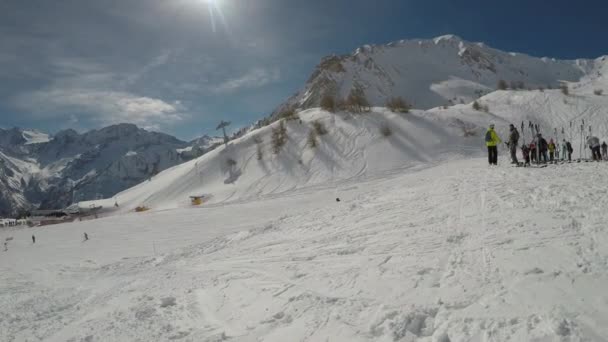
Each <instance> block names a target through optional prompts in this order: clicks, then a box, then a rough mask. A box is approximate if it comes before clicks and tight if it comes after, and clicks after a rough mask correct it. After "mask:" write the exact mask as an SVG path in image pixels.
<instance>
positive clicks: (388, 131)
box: [380, 123, 393, 138]
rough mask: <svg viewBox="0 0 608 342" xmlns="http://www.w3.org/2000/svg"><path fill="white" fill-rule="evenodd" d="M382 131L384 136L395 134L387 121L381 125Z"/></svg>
mask: <svg viewBox="0 0 608 342" xmlns="http://www.w3.org/2000/svg"><path fill="white" fill-rule="evenodd" d="M380 133H381V134H382V135H383V136H384V137H386V138H388V137H390V136H391V135H393V130H392V129H391V127H390V126H389V125H388V124H387V123H385V124H383V125H382V126H380Z"/></svg>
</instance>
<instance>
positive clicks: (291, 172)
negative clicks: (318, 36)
mask: <svg viewBox="0 0 608 342" xmlns="http://www.w3.org/2000/svg"><path fill="white" fill-rule="evenodd" d="M606 65H608V64H606V63H605V61H604V60H601V59H599V60H598V61H596V66H598V67H599V69H598V70H602V68H606ZM589 80H591V78H589ZM589 80H583V81H581V82H573V83H570V84H568V86H569V88H570V89H571V90H570V92H569V94H567V95H566V94H564V93H562V91H561V90H557V89H553V90H550V89H546V90H519V91H512V90H509V91H495V92H492V93H490V94H488V95H486V96H483V97H481V98H480V99H478V100H477V101H478V102H479V103H480V104H481V105H482V106H487V108H488V112H487V113H486V112H483V111H476V110H474V109H473V106H472V103H467V104H458V105H453V106H451V107H448V108H444V107H438V108H433V109H430V110H427V111H419V110H414V111H412V113H410V114H394V113H390V112H388V111H386V110H385V109H383V108H375V109H374V111H373V112H371V113H364V114H354V115H353V114H349V113H337V114H330V113H327V112H324V111H320V110H318V109H310V110H306V111H303V112H301V113H300V118H301V120H302V123H299V122H298V121H287V122H286V127H287V131H288V133H289V140H288V143H287V146H286V147H285V149H284V151H282V152H281V153H280V154H279V155H274V154H273V153H272V152H271V146H270V140H271V132H272V129H273V128H276V127H278V125H279V123H274V124H273V125H271V126H268V127H263V128H261V129H258V130H254V131H252V132H250V133H249V134H247V135H245V136H244V137H242V138H240V139H237V140H234V141H233V142H231V144H230V145H229V147H227V148H226V147H221V148H219V149H217V150H216V151H213V152H212V153H209V154H208V155H205V156H203V157H201V158H199V159H197V160H194V161H191V162H189V163H186V164H183V165H180V166H178V167H176V168H173V169H170V170H168V171H167V172H165V173H162V174H160V175H159V176H158V177H155V178H153V179H152V180H151V181H150V182H145V183H142V184H140V185H138V186H137V187H136V188H133V189H130V190H127V191H125V192H123V193H121V194H118V195H117V196H115V197H114V198H113V199H112V200H111V201H106V202H103V203H104V206H106V207H110V206H111V204H114V202H113V201H116V200H117V199H118V201H119V202H121V203H124V204H125V206H124V207H123V208H122V210H132V209H134V208H135V207H137V206H147V207H150V208H155V209H166V208H176V207H182V206H187V205H188V197H189V196H192V195H201V194H205V195H208V196H212V198H211V203H221V202H227V201H238V200H243V199H248V198H252V197H258V196H262V195H263V196H268V195H276V194H280V193H282V192H284V191H288V190H292V189H296V188H303V187H310V186H315V185H320V184H325V183H335V182H339V181H344V180H348V179H353V178H365V177H369V176H371V175H374V174H378V173H382V172H391V170H394V169H396V168H404V167H412V166H415V165H417V164H421V163H428V162H434V163H437V162H441V161H443V160H445V159H450V158H454V155H459V156H463V155H464V156H471V155H479V154H481V153H483V151H484V142H483V138H482V136H483V133H484V132H485V129H486V127H487V126H488V125H489V124H490V123H494V124H496V125H497V130H498V132H499V135H500V136H502V138H503V140H505V141H506V140H507V137H508V132H507V129H508V124H509V123H513V124H515V125H516V126H517V127H520V124H521V122H522V121H524V122H525V128H524V131H523V132H521V133H522V134H521V136H522V143H523V141H524V140H527V141H528V142H529V141H530V139H531V134H532V132H530V131H529V130H528V128H527V126H528V123H529V122H530V121H531V122H533V123H534V124H536V125H539V127H540V129H541V132H542V133H543V134H544V135H545V137H547V138H551V139H555V140H556V141H559V142H561V140H562V139H564V138H566V139H568V140H570V141H571V142H572V144H573V147H574V150H575V153H574V158H579V157H583V158H584V157H586V153H587V149H586V148H585V147H584V146H583V145H581V142H583V141H584V137H585V136H587V135H588V134H589V127H590V126H591V127H592V134H593V135H597V136H598V137H599V138H600V139H602V140H608V120H607V119H606V118H608V96H606V95H596V94H595V91H596V90H597V89H608V82H607V79H606V78H605V77H604V76H603V73H601V72H600V73H599V74H598V76H596V77H593V81H592V85H591V86H590V85H588V82H591V81H589ZM316 120H319V121H320V122H322V123H323V125H324V126H325V127H326V129H327V130H328V134H327V135H325V136H321V137H319V138H318V140H319V146H318V147H317V148H315V149H312V148H309V147H308V146H307V144H308V142H307V137H308V134H309V132H310V131H311V129H312V128H311V127H312V123H313V122H314V121H316ZM583 121H584V122H585V126H584V132H583V134H581V131H580V126H581V124H582V122H583ZM571 123H572V129H570V124H571ZM384 126H387V127H389V128H391V130H392V133H393V135H392V136H390V137H388V138H387V137H384V136H382V134H381V128H382V127H384ZM562 129H563V131H564V133H565V134H562ZM556 131H557V134H555V132H556ZM256 140H259V141H261V143H260V144H259V149H260V150H261V151H262V153H263V158H262V160H258V156H257V155H258V144H256ZM230 160H233V161H235V162H236V164H235V165H234V166H232V167H229V166H228V162H229V161H230ZM110 202H112V203H110ZM90 204H91V203H88V202H87V203H84V204H83V205H85V206H89V205H90Z"/></svg>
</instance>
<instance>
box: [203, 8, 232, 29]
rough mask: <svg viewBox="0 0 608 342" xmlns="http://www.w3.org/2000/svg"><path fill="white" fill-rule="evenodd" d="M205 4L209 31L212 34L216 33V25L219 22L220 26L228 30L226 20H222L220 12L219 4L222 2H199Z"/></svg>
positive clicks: (222, 16) (222, 15)
mask: <svg viewBox="0 0 608 342" xmlns="http://www.w3.org/2000/svg"><path fill="white" fill-rule="evenodd" d="M199 1H202V2H204V3H206V4H207V8H208V10H209V19H210V21H211V29H212V30H213V32H214V33H216V32H217V24H216V22H217V21H219V22H220V23H221V25H223V26H224V28H225V29H226V30H228V26H227V24H226V20H225V18H224V13H223V12H222V7H221V6H220V5H221V2H222V1H223V0H199Z"/></svg>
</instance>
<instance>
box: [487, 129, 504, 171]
mask: <svg viewBox="0 0 608 342" xmlns="http://www.w3.org/2000/svg"><path fill="white" fill-rule="evenodd" d="M501 142H502V140H500V137H499V136H498V134H496V131H494V124H491V125H490V128H488V131H487V132H486V146H487V147H488V162H490V165H498V144H500V143H501Z"/></svg>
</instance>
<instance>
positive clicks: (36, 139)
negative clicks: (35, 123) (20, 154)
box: [22, 130, 51, 145]
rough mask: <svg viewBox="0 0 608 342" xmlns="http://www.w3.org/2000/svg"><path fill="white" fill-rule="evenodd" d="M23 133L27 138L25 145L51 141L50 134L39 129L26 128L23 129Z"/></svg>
mask: <svg viewBox="0 0 608 342" xmlns="http://www.w3.org/2000/svg"><path fill="white" fill-rule="evenodd" d="M22 134H23V138H24V139H25V140H26V142H25V145H31V144H41V143H46V142H49V141H51V138H50V136H49V135H48V134H46V133H43V132H39V131H37V130H24V131H22Z"/></svg>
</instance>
